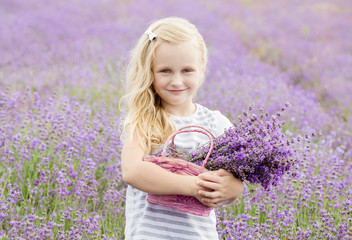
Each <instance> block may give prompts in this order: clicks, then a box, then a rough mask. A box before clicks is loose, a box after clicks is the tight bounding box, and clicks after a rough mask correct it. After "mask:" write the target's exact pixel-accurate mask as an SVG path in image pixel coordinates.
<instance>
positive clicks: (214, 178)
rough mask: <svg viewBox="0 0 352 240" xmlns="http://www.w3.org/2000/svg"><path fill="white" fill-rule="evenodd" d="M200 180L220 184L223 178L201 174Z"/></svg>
mask: <svg viewBox="0 0 352 240" xmlns="http://www.w3.org/2000/svg"><path fill="white" fill-rule="evenodd" d="M199 178H200V179H202V180H205V181H211V182H220V181H221V177H220V176H217V175H215V174H204V173H203V174H200V175H199Z"/></svg>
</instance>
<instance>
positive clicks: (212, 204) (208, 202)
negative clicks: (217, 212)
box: [200, 198, 216, 208]
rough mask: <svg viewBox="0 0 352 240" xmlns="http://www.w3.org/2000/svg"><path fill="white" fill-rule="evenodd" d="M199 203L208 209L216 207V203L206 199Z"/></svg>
mask: <svg viewBox="0 0 352 240" xmlns="http://www.w3.org/2000/svg"><path fill="white" fill-rule="evenodd" d="M200 202H201V203H202V204H204V205H206V206H208V207H212V208H215V207H216V203H213V202H212V200H211V199H208V198H202V199H201V201H200Z"/></svg>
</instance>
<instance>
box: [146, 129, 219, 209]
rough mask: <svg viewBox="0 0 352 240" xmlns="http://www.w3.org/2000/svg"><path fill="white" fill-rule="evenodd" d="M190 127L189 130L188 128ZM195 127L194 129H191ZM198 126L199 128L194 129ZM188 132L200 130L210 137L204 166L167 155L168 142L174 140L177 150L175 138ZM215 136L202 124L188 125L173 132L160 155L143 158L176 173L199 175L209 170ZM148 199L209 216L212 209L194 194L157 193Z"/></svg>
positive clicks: (154, 202)
mask: <svg viewBox="0 0 352 240" xmlns="http://www.w3.org/2000/svg"><path fill="white" fill-rule="evenodd" d="M187 128H189V129H188V130H186V129H187ZM191 128H193V129H191ZM194 128H197V129H194ZM186 132H199V133H202V134H205V135H207V136H208V137H209V139H210V148H209V152H208V155H207V156H206V158H205V159H204V161H203V164H202V166H198V165H196V164H194V163H191V162H187V161H185V160H183V159H182V158H180V157H167V156H166V149H167V146H168V143H169V142H170V141H172V149H174V150H175V144H174V139H175V136H176V135H177V134H180V133H186ZM213 138H214V135H213V134H212V133H211V132H209V131H208V130H207V129H205V128H203V127H200V126H186V127H183V128H181V129H179V130H178V131H176V132H175V133H173V134H172V135H171V136H169V138H168V139H167V140H166V143H165V145H164V148H163V151H162V153H161V155H159V156H150V155H148V156H145V157H144V158H143V160H144V161H148V162H152V163H155V164H157V165H159V166H160V167H162V168H164V169H166V170H168V171H170V172H173V173H176V174H180V175H192V176H198V175H199V174H201V173H203V172H207V171H208V170H207V169H205V165H206V163H207V161H208V158H209V156H210V153H211V151H212V149H213ZM147 201H148V202H150V203H153V204H158V205H161V206H166V207H171V208H174V209H177V210H180V211H183V212H187V213H191V214H195V215H199V216H209V214H210V211H211V210H212V208H211V207H208V206H205V205H203V204H202V203H201V202H199V201H198V200H197V199H196V198H194V197H192V196H184V195H156V194H149V193H148V194H147Z"/></svg>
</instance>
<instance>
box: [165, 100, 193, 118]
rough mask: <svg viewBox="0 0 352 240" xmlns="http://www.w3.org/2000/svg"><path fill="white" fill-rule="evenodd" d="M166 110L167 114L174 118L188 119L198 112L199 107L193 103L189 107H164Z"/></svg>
mask: <svg viewBox="0 0 352 240" xmlns="http://www.w3.org/2000/svg"><path fill="white" fill-rule="evenodd" d="M163 107H164V108H165V110H166V112H168V113H170V114H172V115H174V116H178V117H188V116H191V115H193V114H194V113H195V112H196V110H197V106H196V104H194V103H192V104H190V105H188V106H186V107H185V106H179V107H172V108H171V107H167V106H163Z"/></svg>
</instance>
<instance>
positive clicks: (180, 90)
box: [168, 89, 186, 94]
mask: <svg viewBox="0 0 352 240" xmlns="http://www.w3.org/2000/svg"><path fill="white" fill-rule="evenodd" d="M185 90H186V89H179V90H168V91H169V92H171V93H175V94H177V93H181V92H183V91H185Z"/></svg>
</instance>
